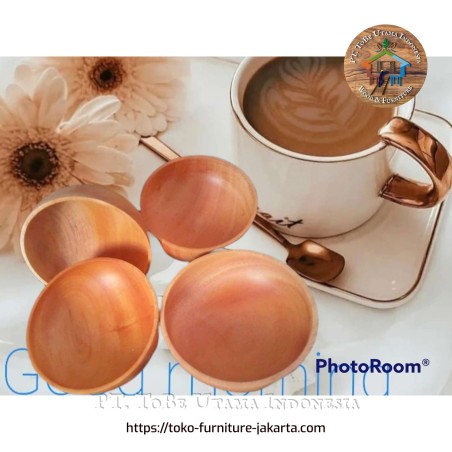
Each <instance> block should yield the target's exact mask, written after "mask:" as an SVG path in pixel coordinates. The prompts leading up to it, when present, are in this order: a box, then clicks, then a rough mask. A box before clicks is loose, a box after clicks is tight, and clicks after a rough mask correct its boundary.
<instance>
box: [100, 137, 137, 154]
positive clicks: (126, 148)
mask: <svg viewBox="0 0 452 452" xmlns="http://www.w3.org/2000/svg"><path fill="white" fill-rule="evenodd" d="M138 141H139V140H138V137H137V136H136V135H132V134H131V133H120V134H118V135H116V136H115V137H114V138H112V139H111V140H109V141H108V142H106V143H105V145H106V146H110V147H112V148H115V149H119V150H120V151H122V152H132V151H134V150H135V149H136V148H137V147H138Z"/></svg>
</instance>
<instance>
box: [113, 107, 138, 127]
mask: <svg viewBox="0 0 452 452" xmlns="http://www.w3.org/2000/svg"><path fill="white" fill-rule="evenodd" d="M115 118H116V119H117V120H118V121H119V122H120V123H121V125H122V127H124V130H126V131H127V132H135V115H134V113H133V112H132V111H128V110H127V109H126V108H125V107H124V105H123V106H122V108H121V110H120V111H118V113H116V115H115Z"/></svg>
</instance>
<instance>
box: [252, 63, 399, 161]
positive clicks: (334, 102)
mask: <svg viewBox="0 0 452 452" xmlns="http://www.w3.org/2000/svg"><path fill="white" fill-rule="evenodd" d="M243 111H244V114H245V116H246V118H247V119H248V121H249V122H250V124H251V125H252V127H253V128H254V129H255V130H256V131H257V132H258V133H260V134H261V135H263V136H264V137H265V138H267V139H268V140H270V141H271V142H272V143H275V144H277V145H279V146H281V147H283V148H285V149H289V150H291V151H294V152H298V153H301V154H308V155H315V156H339V155H347V154H353V153H356V152H360V151H362V150H364V149H367V148H369V147H371V146H373V145H374V144H376V143H378V141H379V138H378V130H379V129H380V127H381V126H382V125H383V124H385V123H386V122H387V121H389V120H390V119H391V117H392V116H393V115H394V111H393V109H387V108H378V107H374V106H372V105H370V104H367V103H364V102H362V101H361V100H359V99H358V98H357V97H356V96H355V95H354V94H353V92H352V91H351V90H350V88H349V86H348V84H347V82H346V81H345V76H344V59H343V58H339V57H328V58H326V57H296V58H292V57H281V58H275V59H274V60H271V61H270V62H269V63H267V64H266V65H265V66H263V67H262V68H261V69H260V70H259V71H257V72H256V74H254V76H253V77H252V78H251V80H250V82H249V83H248V86H247V88H246V91H245V96H244V100H243Z"/></svg>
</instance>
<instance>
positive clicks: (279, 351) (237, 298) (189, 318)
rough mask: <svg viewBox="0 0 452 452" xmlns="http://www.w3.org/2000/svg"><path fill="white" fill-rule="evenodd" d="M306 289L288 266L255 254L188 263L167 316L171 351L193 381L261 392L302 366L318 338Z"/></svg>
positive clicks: (166, 306)
mask: <svg viewBox="0 0 452 452" xmlns="http://www.w3.org/2000/svg"><path fill="white" fill-rule="evenodd" d="M317 324H318V320H317V310H316V307H315V304H314V301H313V299H312V297H311V295H310V292H309V290H308V288H307V286H306V284H305V283H304V282H303V281H302V279H301V278H300V277H299V276H298V275H297V274H296V273H295V272H294V271H293V270H291V269H290V268H289V267H287V265H285V264H283V263H282V262H279V261H277V260H275V259H273V258H271V257H269V256H265V255H263V254H259V253H254V252H251V251H222V252H217V253H213V254H209V255H207V256H203V257H201V258H199V259H197V260H196V261H194V262H192V263H190V264H189V265H188V266H187V267H186V268H184V269H183V270H182V271H181V272H180V273H179V274H178V275H177V276H176V278H175V279H174V280H173V282H172V283H171V284H170V286H169V287H168V289H167V291H166V293H165V296H164V299H163V308H162V313H161V327H162V333H163V336H164V338H165V341H166V343H167V345H168V348H169V349H170V350H171V352H172V353H173V355H174V356H175V358H176V359H177V360H178V361H179V363H180V364H181V366H182V367H184V368H185V369H186V370H187V371H188V372H189V373H190V374H192V375H193V376H194V377H195V378H197V379H198V380H200V381H202V382H204V383H207V384H209V385H211V386H213V387H216V388H221V389H225V390H229V391H234V392H246V391H254V390H258V389H261V388H263V387H265V386H268V385H270V384H271V383H273V382H275V381H277V380H279V379H280V378H282V377H284V376H285V375H287V374H288V373H290V372H292V371H293V370H295V369H296V367H297V366H298V365H299V364H300V363H301V362H302V361H303V360H304V358H305V357H306V355H307V354H308V353H309V351H310V350H311V348H312V346H313V343H314V340H315V338H316V334H317Z"/></svg>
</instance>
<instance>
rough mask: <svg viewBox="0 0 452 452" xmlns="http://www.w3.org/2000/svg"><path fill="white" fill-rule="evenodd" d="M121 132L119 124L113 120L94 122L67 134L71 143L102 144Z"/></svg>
mask: <svg viewBox="0 0 452 452" xmlns="http://www.w3.org/2000/svg"><path fill="white" fill-rule="evenodd" d="M120 132H122V127H121V124H119V122H117V121H114V120H111V119H109V120H106V121H95V122H91V123H89V124H86V125H84V126H82V127H80V128H78V129H77V130H74V131H73V132H70V133H68V134H67V135H69V136H70V137H71V139H72V140H73V141H87V140H97V141H99V142H104V141H107V140H109V139H110V138H112V137H114V136H115V135H117V134H118V133H120Z"/></svg>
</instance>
